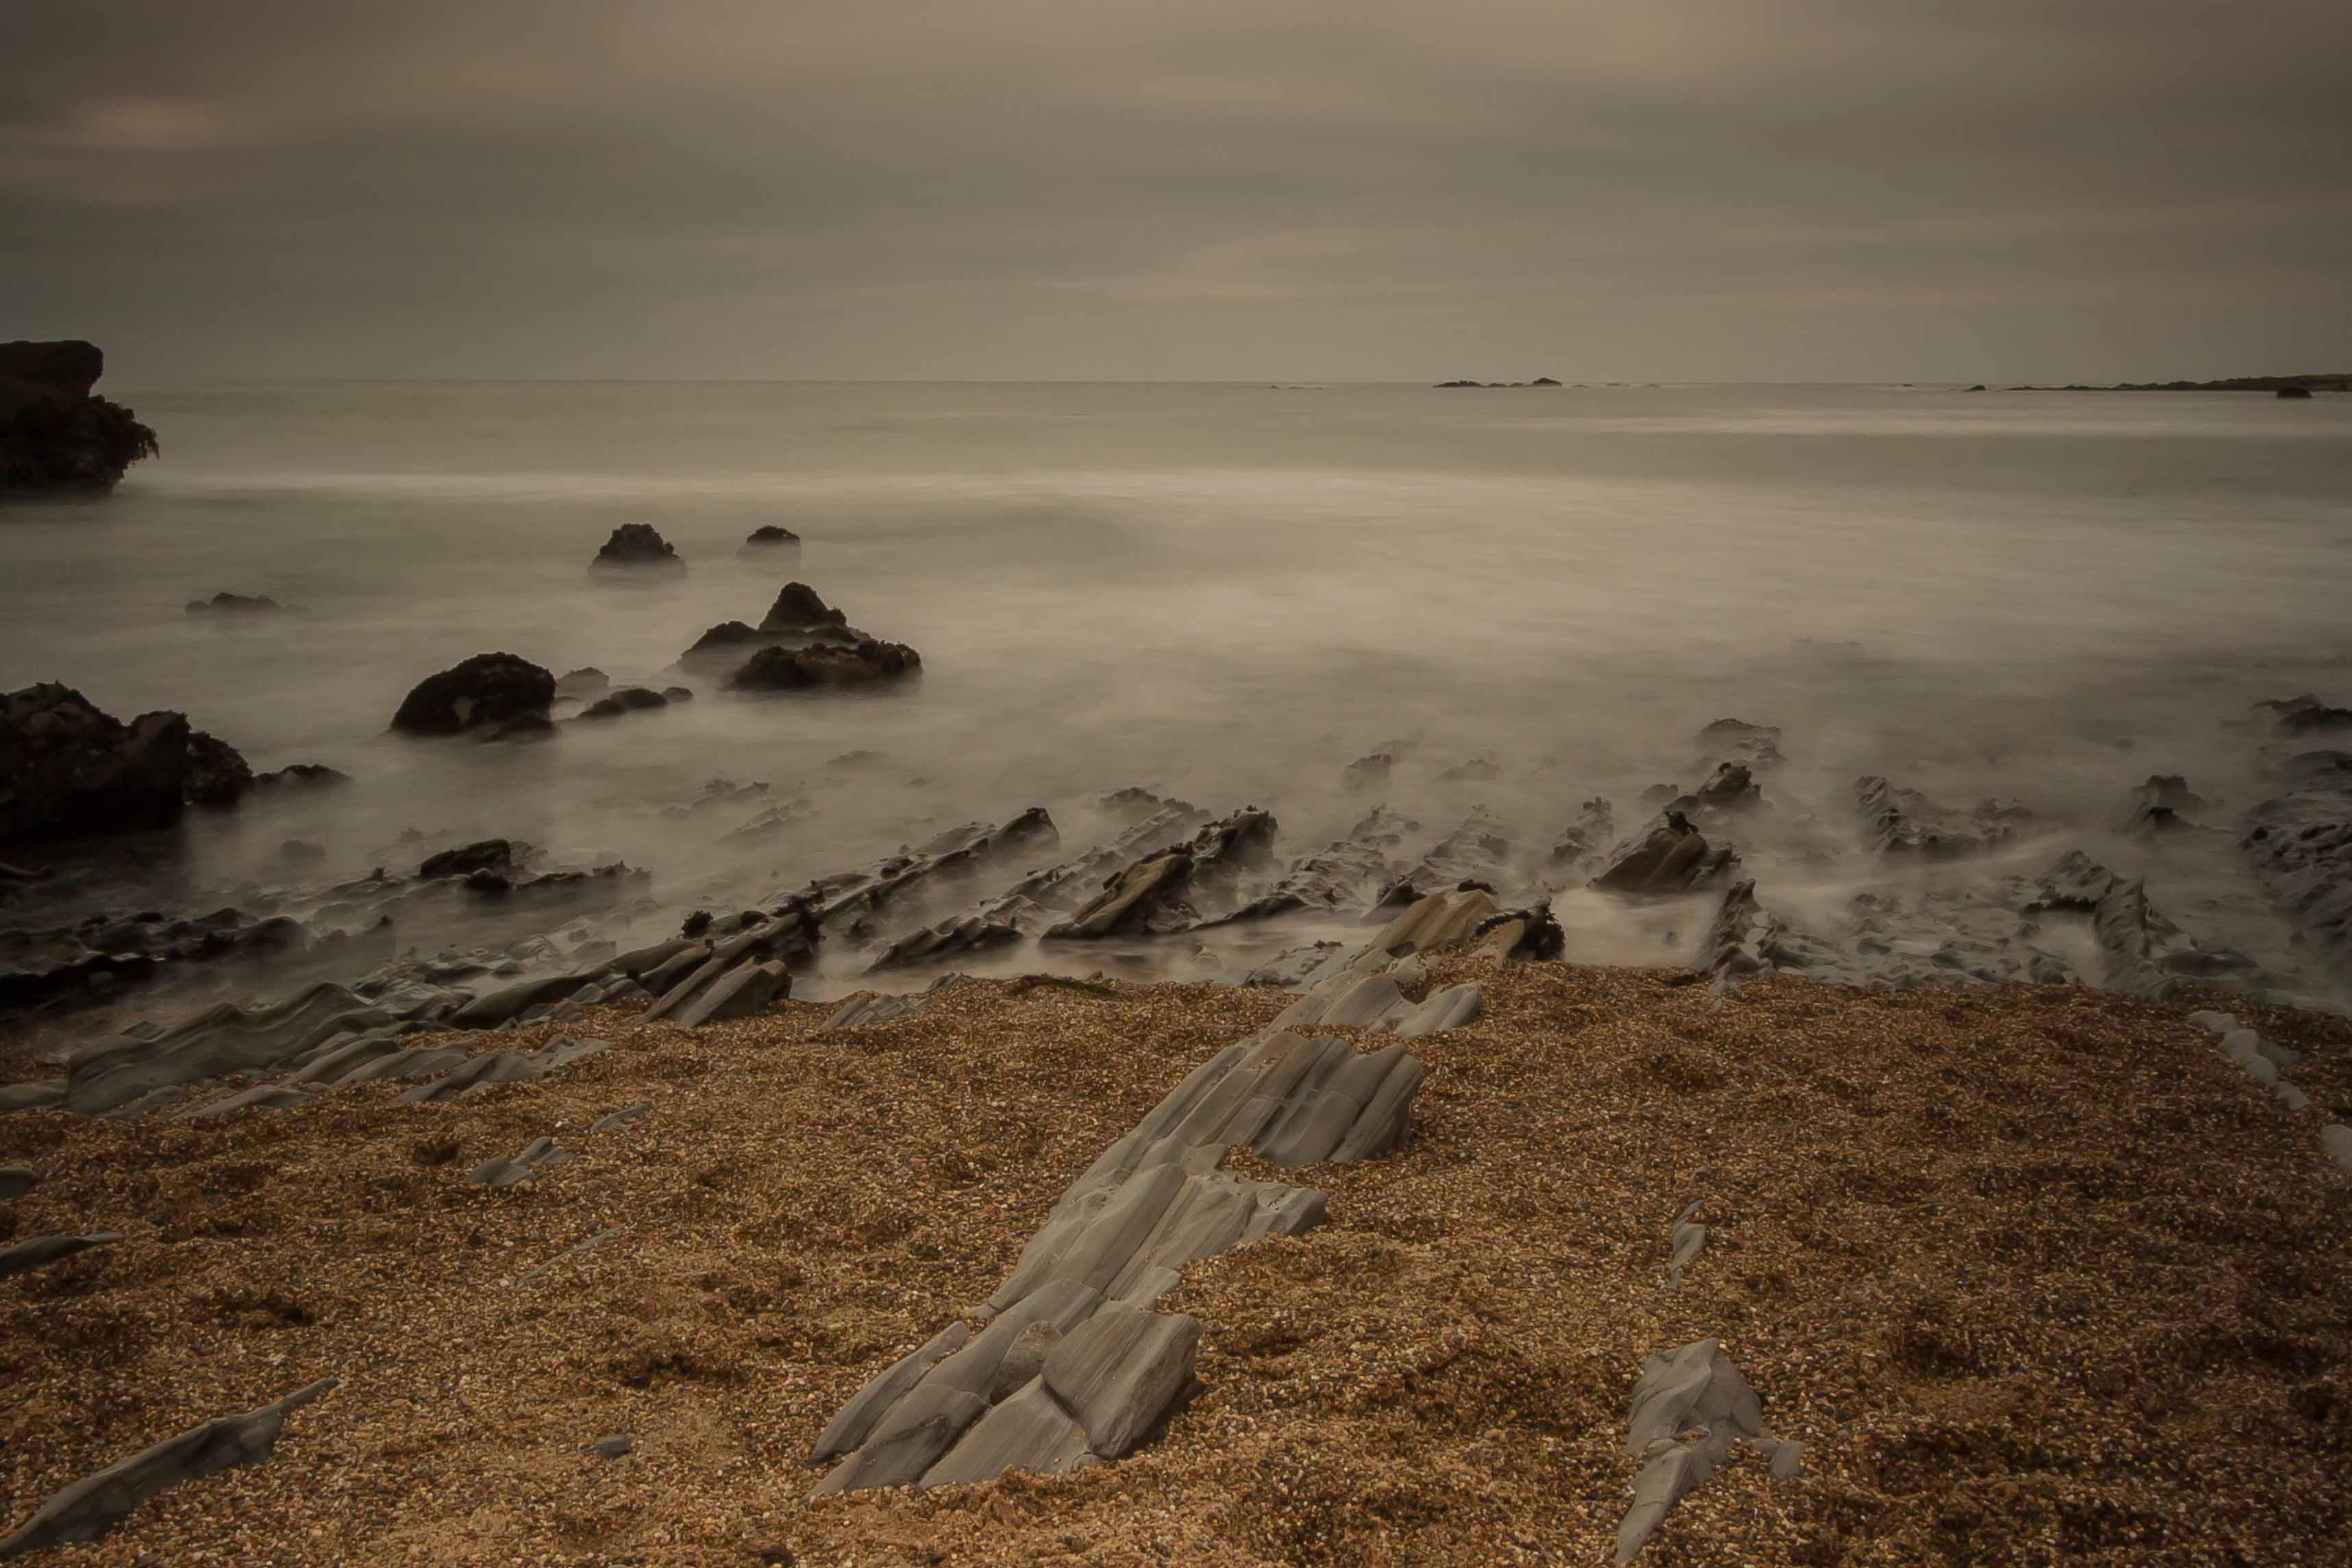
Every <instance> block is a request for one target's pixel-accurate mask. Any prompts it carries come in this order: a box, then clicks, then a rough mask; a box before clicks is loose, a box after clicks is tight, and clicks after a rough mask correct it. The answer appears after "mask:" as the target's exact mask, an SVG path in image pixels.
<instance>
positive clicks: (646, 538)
mask: <svg viewBox="0 0 2352 1568" xmlns="http://www.w3.org/2000/svg"><path fill="white" fill-rule="evenodd" d="M588 564H589V565H590V566H591V567H592V568H597V569H616V568H617V569H625V570H646V569H647V568H651V569H653V570H674V571H683V570H686V562H684V561H682V560H680V559H678V558H677V550H676V549H674V548H672V546H671V544H670V542H669V541H668V540H667V539H666V538H662V537H661V533H660V531H659V530H658V529H656V528H655V527H654V526H653V525H652V524H651V523H623V524H622V525H621V526H620V527H619V528H614V530H613V537H612V538H608V539H606V540H605V541H604V549H600V550H598V551H597V552H596V559H594V560H593V561H590V562H589V563H588Z"/></svg>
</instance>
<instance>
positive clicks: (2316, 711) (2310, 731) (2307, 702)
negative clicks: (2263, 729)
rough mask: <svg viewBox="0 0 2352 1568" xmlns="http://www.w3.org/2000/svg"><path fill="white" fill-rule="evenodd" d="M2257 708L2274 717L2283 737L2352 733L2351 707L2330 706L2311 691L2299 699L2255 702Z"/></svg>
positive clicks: (2275, 699) (2290, 698)
mask: <svg viewBox="0 0 2352 1568" xmlns="http://www.w3.org/2000/svg"><path fill="white" fill-rule="evenodd" d="M2254 707H2255V710H2256V711H2257V712H2267V713H2268V714H2269V715H2270V716H2271V717H2272V719H2273V721H2274V722H2275V723H2276V724H2277V726H2278V732H2279V733H2280V734H2281V735H2321V734H2326V733H2329V732H2332V731H2336V730H2352V708H2340V707H2331V706H2328V705H2327V704H2326V703H2324V702H2321V701H2320V700H2319V699H2318V697H2316V696H2315V695H2312V694H2311V693H2309V692H2305V693H2304V694H2303V695H2301V696H2299V697H2273V698H2272V699H2271V700H2270V701H2268V702H2259V703H2256V704H2255V705H2254Z"/></svg>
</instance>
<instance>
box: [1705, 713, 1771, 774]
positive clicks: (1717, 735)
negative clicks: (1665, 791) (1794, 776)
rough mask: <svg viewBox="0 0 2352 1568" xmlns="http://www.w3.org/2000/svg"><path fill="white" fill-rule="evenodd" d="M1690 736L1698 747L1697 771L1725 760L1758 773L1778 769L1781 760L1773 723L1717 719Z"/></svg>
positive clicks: (1717, 764) (1712, 766) (1715, 765)
mask: <svg viewBox="0 0 2352 1568" xmlns="http://www.w3.org/2000/svg"><path fill="white" fill-rule="evenodd" d="M1692 738H1693V739H1695V740H1696V742H1697V743H1698V746H1699V747H1700V762H1699V765H1698V768H1697V771H1699V772H1701V773H1704V772H1706V771H1707V769H1709V768H1715V767H1718V766H1720V765H1721V764H1723V763H1726V762H1738V763H1740V764H1742V765H1744V766H1745V767H1747V768H1749V769H1750V770H1751V771H1756V772H1761V771H1762V770H1763V769H1765V768H1778V767H1779V766H1780V764H1781V762H1782V761H1783V760H1784V758H1782V757H1781V755H1780V726H1779V725H1777V724H1747V723H1743V722H1742V721H1740V720H1738V719H1736V718H1719V719H1717V720H1716V721H1715V722H1714V723H1713V724H1711V725H1708V726H1707V727H1706V728H1705V729H1702V730H1700V731H1699V732H1698V734H1697V735H1696V736H1695V737H1692Z"/></svg>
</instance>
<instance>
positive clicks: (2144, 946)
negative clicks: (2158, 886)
mask: <svg viewBox="0 0 2352 1568" xmlns="http://www.w3.org/2000/svg"><path fill="white" fill-rule="evenodd" d="M2026 908H2027V910H2028V912H2029V913H2032V912H2038V911H2042V910H2048V909H2063V910H2071V911H2074V912H2077V913H2083V914H2087V915H2090V917H2091V929H2092V932H2093V934H2094V935H2095V936H2096V937H2097V939H2098V944H2099V969H2100V972H2099V983H2100V984H2101V985H2102V986H2104V987H2105V988H2107V989H2108V990H2111V991H2119V992H2121V993H2122V994H2123V995H2125V996H2127V997H2144V998H2147V999H2149V1000H2151V1001H2161V1000H2163V999H2164V998H2167V997H2169V996H2171V995H2172V994H2173V993H2174V992H2175V991H2177V990H2179V988H2180V987H2181V985H2182V984H2183V983H2184V982H2186V981H2188V980H2192V979H2196V980H2207V981H2210V982H2212V983H2215V984H2218V985H2225V986H2236V987H2239V988H2244V989H2260V988H2263V984H2262V982H2263V976H2262V973H2261V970H2260V967H2258V966H2257V965H2256V964H2255V963H2254V961H2253V960H2252V958H2249V957H2247V956H2245V955H2244V954H2242V953H2238V952H2232V951H2231V950H2230V949H2228V948H2221V947H2210V946H2206V945H2204V944H2203V943H2200V942H2199V941H2197V940H2196V939H2195V938H2194V937H2192V936H2189V934H2188V933H2187V932H2185V931H2183V930H2181V929H2180V927H2179V926H2178V925H2174V924H2173V923H2172V922H2171V921H2170V920H2168V919H2167V918H2166V917H2165V915H2163V914H2162V913H2161V912H2160V911H2159V910H2158V909H2157V908H2156V906H2155V905H2154V904H2150V903H2149V902H2148V897H2147V883H2146V882H2144V881H2143V880H2141V879H2139V878H2137V877H2130V878H2126V877H2119V876H2116V874H2115V873H2112V872H2110V871H2108V870H2107V868H2106V867H2105V866H2103V865H2100V864H2099V863H2098V862H2095V861H2094V860H2092V859H2091V858H2090V857H2089V856H2088V855H2085V854H2084V852H2082V851H2080V850H2069V851H2068V852H2066V853H2064V854H2063V855H2061V856H2060V857H2059V858H2058V860H2057V861H2056V862H2054V863H2053V864H2052V866H2051V867H2050V869H2049V870H2048V871H2046V872H2044V873H2042V877H2041V879H2040V881H2039V882H2038V883H2036V884H2035V894H2034V897H2033V898H2032V901H2031V902H2030V903H2029V904H2027V905H2026Z"/></svg>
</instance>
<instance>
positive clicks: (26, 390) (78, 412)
mask: <svg viewBox="0 0 2352 1568" xmlns="http://www.w3.org/2000/svg"><path fill="white" fill-rule="evenodd" d="M105 370H106V356H105V355H104V354H103V353H102V352H100V350H99V348H98V346H97V345H96V344H94V343H85V342H80V341H78V340H65V341H59V342H27V341H23V340H19V341H16V342H11V343H0V494H6V493H8V492H11V491H34V490H59V489H65V490H105V489H110V488H111V487H112V486H113V485H114V484H115V482H116V481H117V480H119V479H121V477H122V476H123V474H124V472H125V471H126V470H128V469H129V468H130V466H131V465H132V464H133V463H136V462H138V461H139V460H140V459H141V458H142V457H152V456H154V455H155V454H156V451H157V447H156V441H155V433H154V432H153V431H152V430H150V429H149V428H147V426H145V425H143V424H142V423H139V419H138V416H137V415H135V414H133V413H131V410H129V409H127V408H125V407H123V406H122V405H121V403H117V402H108V401H107V400H106V399H105V398H102V397H100V396H98V395H96V394H95V393H94V392H91V390H90V389H91V388H92V387H93V386H95V385H96V384H97V382H98V379H99V377H100V375H102V374H104V373H105Z"/></svg>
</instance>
